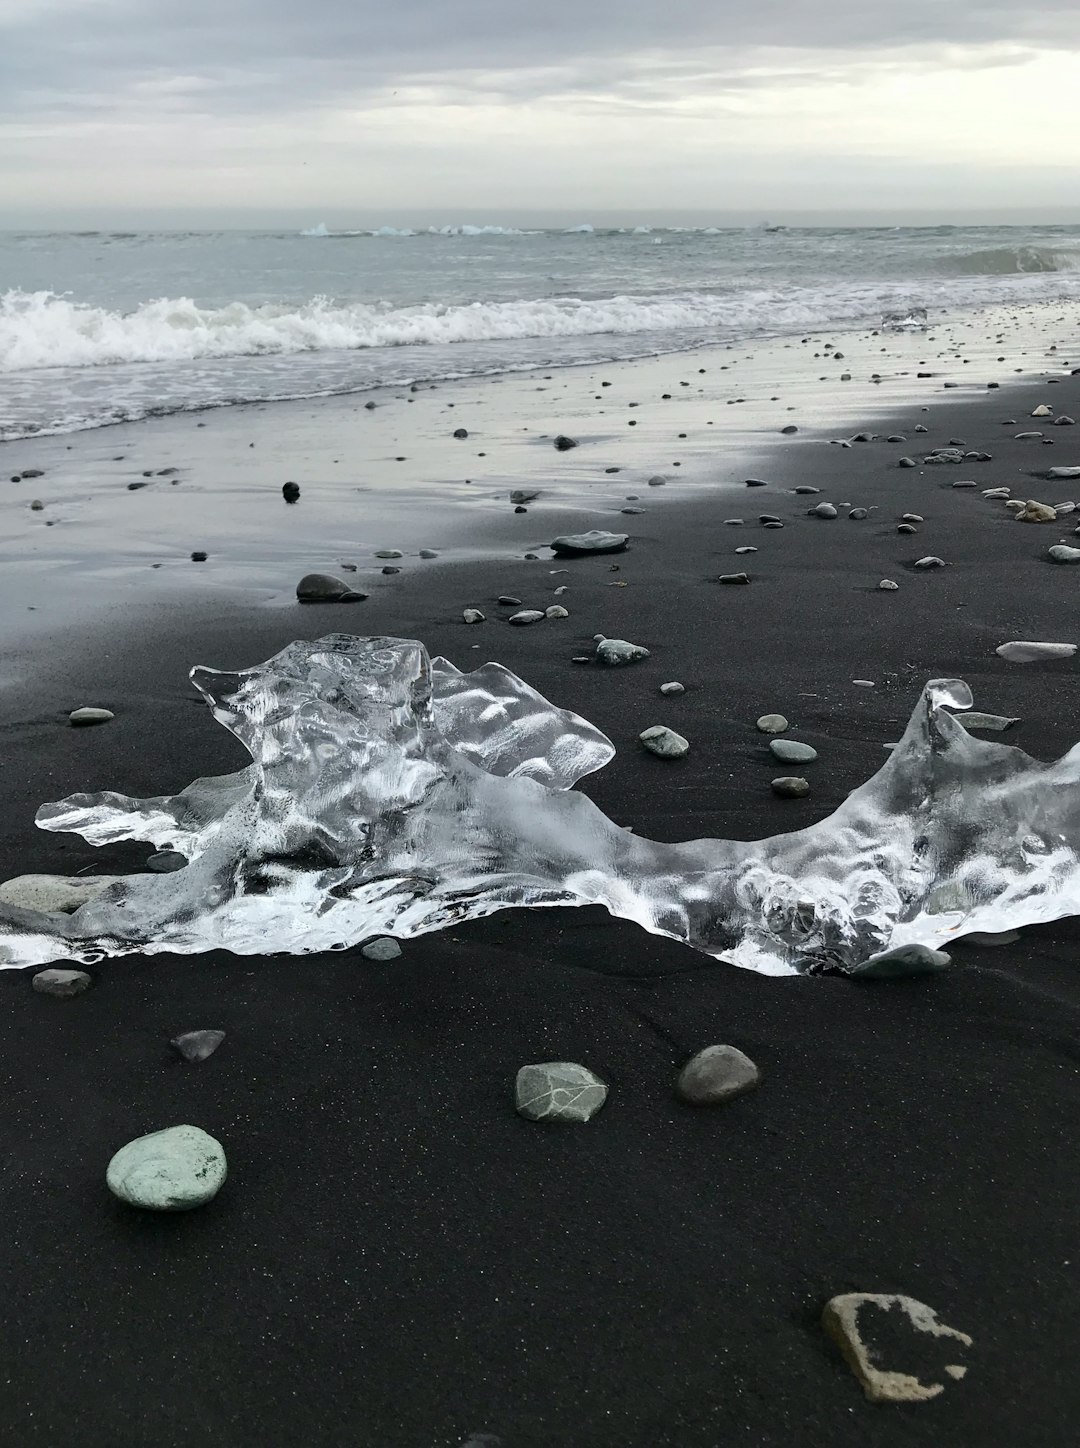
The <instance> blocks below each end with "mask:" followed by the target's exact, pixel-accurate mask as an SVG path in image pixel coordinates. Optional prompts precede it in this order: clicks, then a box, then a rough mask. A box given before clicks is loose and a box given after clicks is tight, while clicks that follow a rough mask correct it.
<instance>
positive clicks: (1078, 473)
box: [1046, 468, 1080, 479]
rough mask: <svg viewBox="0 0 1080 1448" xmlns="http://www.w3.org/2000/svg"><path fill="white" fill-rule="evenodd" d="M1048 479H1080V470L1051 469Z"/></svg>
mask: <svg viewBox="0 0 1080 1448" xmlns="http://www.w3.org/2000/svg"><path fill="white" fill-rule="evenodd" d="M1046 476H1047V477H1048V478H1059V479H1060V478H1080V468H1051V469H1050V471H1049V472H1048V473H1047V475H1046Z"/></svg>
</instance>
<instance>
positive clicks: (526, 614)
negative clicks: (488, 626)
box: [509, 608, 544, 627]
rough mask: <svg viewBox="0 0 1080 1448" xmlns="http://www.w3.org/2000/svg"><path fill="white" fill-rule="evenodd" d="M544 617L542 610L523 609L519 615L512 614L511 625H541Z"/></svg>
mask: <svg viewBox="0 0 1080 1448" xmlns="http://www.w3.org/2000/svg"><path fill="white" fill-rule="evenodd" d="M543 617H544V613H543V610H542V609H539V608H523V609H521V610H520V611H519V612H517V613H512V614H511V615H510V620H509V621H510V623H516V624H518V625H520V626H521V627H524V626H525V625H526V624H530V623H539V622H540V620H541V619H542V618H543Z"/></svg>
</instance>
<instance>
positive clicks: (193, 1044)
mask: <svg viewBox="0 0 1080 1448" xmlns="http://www.w3.org/2000/svg"><path fill="white" fill-rule="evenodd" d="M224 1039H225V1032H224V1031H185V1032H184V1034H183V1035H182V1036H173V1038H172V1040H171V1041H170V1042H169V1045H170V1046H172V1048H173V1050H175V1051H176V1052H177V1054H178V1055H180V1056H183V1058H184V1060H185V1061H190V1062H192V1064H195V1063H196V1062H198V1061H205V1060H207V1059H208V1058H209V1057H210V1056H212V1055H213V1054H214V1052H215V1051H216V1050H217V1048H218V1047H219V1046H220V1045H221V1043H222V1041H223V1040H224Z"/></svg>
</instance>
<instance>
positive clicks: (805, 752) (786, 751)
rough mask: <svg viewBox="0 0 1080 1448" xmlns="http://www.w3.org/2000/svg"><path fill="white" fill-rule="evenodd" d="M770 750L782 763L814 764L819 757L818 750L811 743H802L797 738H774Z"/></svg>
mask: <svg viewBox="0 0 1080 1448" xmlns="http://www.w3.org/2000/svg"><path fill="white" fill-rule="evenodd" d="M769 752H770V753H771V754H772V755H773V757H774V758H775V759H779V760H780V762H781V764H812V763H813V762H814V760H815V759H816V758H817V757H818V756H817V750H816V749H814V748H813V747H812V746H811V745H809V744H800V743H799V741H798V740H797V739H774V740H773V741H772V743H771V744H770V745H769Z"/></svg>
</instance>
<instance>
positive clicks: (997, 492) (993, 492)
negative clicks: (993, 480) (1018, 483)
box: [983, 488, 1012, 498]
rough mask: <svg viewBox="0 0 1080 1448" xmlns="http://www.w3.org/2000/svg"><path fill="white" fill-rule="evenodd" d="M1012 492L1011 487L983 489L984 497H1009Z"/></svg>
mask: <svg viewBox="0 0 1080 1448" xmlns="http://www.w3.org/2000/svg"><path fill="white" fill-rule="evenodd" d="M1011 492H1012V489H1011V488H986V489H984V491H983V497H984V498H1007V497H1008V496H1009V494H1010V493H1011Z"/></svg>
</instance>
